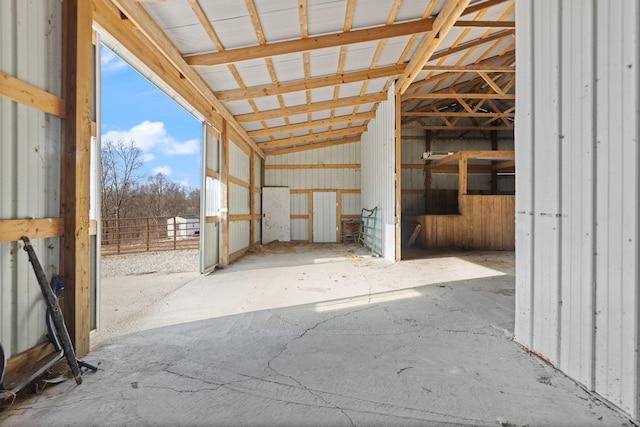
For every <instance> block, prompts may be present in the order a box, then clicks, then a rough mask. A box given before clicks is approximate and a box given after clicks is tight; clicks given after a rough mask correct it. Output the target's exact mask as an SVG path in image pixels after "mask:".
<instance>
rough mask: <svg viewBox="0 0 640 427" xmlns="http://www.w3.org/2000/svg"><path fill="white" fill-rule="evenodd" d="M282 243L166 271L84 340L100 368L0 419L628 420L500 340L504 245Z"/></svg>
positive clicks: (507, 270) (505, 336) (507, 272)
mask: <svg viewBox="0 0 640 427" xmlns="http://www.w3.org/2000/svg"><path fill="white" fill-rule="evenodd" d="M292 248H293V249H292V251H289V252H285V253H265V254H260V255H251V256H248V257H246V258H244V259H242V260H240V261H239V262H237V263H235V264H233V265H232V266H230V267H228V268H225V269H223V270H220V271H217V272H215V273H214V274H212V275H209V276H202V277H197V278H195V279H194V280H192V281H190V282H188V283H185V284H182V285H181V286H180V287H178V288H177V289H176V290H175V291H173V292H172V293H171V294H170V295H168V296H167V298H165V299H161V300H159V301H156V302H154V304H153V305H152V306H150V307H147V309H145V311H144V313H143V314H144V315H143V316H141V318H140V319H138V321H137V323H136V325H137V326H138V327H139V330H138V331H137V332H132V333H126V334H124V335H120V336H114V337H111V338H108V339H106V340H104V341H103V342H101V343H100V344H99V345H97V346H96V347H95V348H94V350H93V351H92V353H90V354H89V355H88V356H86V359H87V360H88V361H90V362H92V363H97V364H99V367H100V370H99V371H98V372H97V373H95V374H86V375H85V376H84V382H83V384H82V385H80V386H75V384H73V383H72V382H71V381H67V382H65V383H62V384H59V385H56V386H54V387H50V388H47V389H45V390H44V392H42V393H40V394H38V395H33V396H29V397H28V398H27V399H23V400H20V401H17V402H16V403H14V405H13V406H12V407H11V408H9V409H6V410H5V411H4V412H3V413H2V414H0V422H1V423H2V424H3V426H25V425H39V424H44V423H46V424H48V425H53V426H56V425H83V426H90V425H100V426H103V425H106V426H116V425H118V426H119V425H176V426H182V425H185V426H187V425H189V426H190V425H202V426H205V425H206V426H211V425H219V426H235V425H244V426H412V425H416V426H418V425H419V426H425V425H427V426H430V425H434V426H436V425H437V426H441V425H445V426H447V425H456V426H463V425H464V426H469V425H473V426H493V425H498V424H499V423H502V424H503V425H517V426H524V425H529V426H534V425H549V426H563V425H566V426H577V425H580V426H624V425H628V426H630V425H631V423H630V421H629V420H627V419H626V418H625V417H624V416H623V415H621V414H620V413H619V412H617V411H616V410H614V409H612V408H610V407H609V406H608V405H607V404H606V402H604V401H602V400H600V399H598V398H597V397H596V396H593V395H591V394H590V393H588V392H587V391H585V390H583V389H582V388H581V387H579V386H578V385H577V384H575V383H574V382H573V381H571V380H570V379H568V378H567V377H565V376H564V375H563V374H561V373H560V372H558V371H556V370H555V369H553V368H552V367H551V366H549V365H547V364H545V362H543V361H541V360H540V359H538V358H537V357H535V356H534V355H531V354H530V353H528V352H527V351H526V350H525V349H523V348H522V347H520V346H519V345H518V344H516V343H514V342H513V341H512V331H513V317H514V313H513V310H514V295H513V289H514V267H513V253H504V252H503V253H499V252H462V253H430V252H424V253H421V254H417V255H415V253H414V255H415V256H416V258H415V259H411V260H409V261H403V262H401V263H396V264H392V263H389V262H387V261H385V260H382V259H376V258H371V257H369V256H367V255H366V253H365V252H363V251H361V250H359V249H358V248H357V247H355V246H353V245H319V246H315V245H292ZM327 260H329V261H327ZM319 289H322V291H319ZM325 289H326V291H325Z"/></svg>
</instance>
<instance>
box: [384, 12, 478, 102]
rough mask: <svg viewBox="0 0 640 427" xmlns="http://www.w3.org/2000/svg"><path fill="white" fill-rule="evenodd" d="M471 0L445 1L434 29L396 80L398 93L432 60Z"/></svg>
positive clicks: (434, 23) (404, 89)
mask: <svg viewBox="0 0 640 427" xmlns="http://www.w3.org/2000/svg"><path fill="white" fill-rule="evenodd" d="M469 1H470V0H457V1H455V0H452V1H448V2H445V3H444V6H443V7H442V9H441V10H440V12H439V13H438V17H437V18H436V19H435V21H434V22H433V30H432V31H429V32H428V33H427V34H426V35H425V37H424V38H423V39H422V41H421V42H420V45H418V47H417V48H416V50H415V52H414V53H413V56H412V57H411V60H410V61H409V64H408V65H407V69H406V71H405V72H404V73H403V74H402V75H401V76H400V77H399V78H398V81H397V82H396V95H401V94H403V93H404V92H405V91H406V90H407V88H408V87H409V86H410V85H411V83H413V81H414V80H415V78H416V77H417V76H418V74H419V73H420V71H421V69H422V67H423V66H424V65H425V64H426V63H427V62H428V61H429V60H431V57H432V55H433V53H434V51H435V50H436V49H437V47H438V45H439V44H440V42H441V41H442V40H443V39H444V38H445V37H446V36H447V34H448V33H449V31H450V30H451V28H452V27H453V24H454V23H455V22H456V21H457V20H458V18H459V17H460V14H461V13H462V12H463V11H464V8H465V7H466V6H467V5H468V4H469Z"/></svg>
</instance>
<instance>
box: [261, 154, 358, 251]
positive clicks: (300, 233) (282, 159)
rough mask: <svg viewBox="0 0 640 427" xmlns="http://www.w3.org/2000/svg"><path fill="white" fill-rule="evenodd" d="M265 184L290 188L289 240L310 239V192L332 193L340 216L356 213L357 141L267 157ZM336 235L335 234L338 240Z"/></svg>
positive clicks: (311, 216)
mask: <svg viewBox="0 0 640 427" xmlns="http://www.w3.org/2000/svg"><path fill="white" fill-rule="evenodd" d="M264 169H265V174H264V175H265V178H264V180H265V186H268V187H289V188H290V189H291V196H290V197H291V240H293V241H308V242H312V241H314V240H313V236H312V235H313V231H312V230H313V193H314V192H326V191H330V192H335V193H336V203H337V204H338V206H339V207H340V209H339V213H340V214H339V215H338V216H337V218H336V227H341V223H342V219H348V218H355V217H358V216H359V214H360V143H359V142H352V143H348V144H342V145H335V146H332V147H324V148H318V149H315V150H304V151H298V152H294V153H288V154H281V155H271V156H267V158H266V161H265V165H264ZM338 237H339V236H336V240H338Z"/></svg>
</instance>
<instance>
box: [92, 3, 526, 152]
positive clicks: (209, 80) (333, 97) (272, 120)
mask: <svg viewBox="0 0 640 427" xmlns="http://www.w3.org/2000/svg"><path fill="white" fill-rule="evenodd" d="M95 3H96V8H95V14H96V15H97V17H96V18H94V20H95V21H96V22H98V23H99V27H101V28H102V29H103V30H104V31H106V32H108V33H111V32H116V27H118V31H120V32H122V31H123V30H122V29H121V28H120V27H119V25H120V23H118V22H114V19H113V17H112V16H111V15H110V16H108V17H106V16H104V15H107V12H106V11H108V10H117V11H118V12H119V14H120V18H121V20H122V21H126V22H127V24H128V25H129V26H130V27H131V28H133V33H132V34H135V35H131V36H129V37H130V38H131V39H132V40H128V43H129V44H130V45H131V46H135V45H136V44H140V43H141V42H140V41H139V40H138V38H140V39H141V40H142V39H145V38H146V43H149V45H152V46H154V49H155V50H156V51H155V52H154V54H155V55H158V56H163V57H164V59H165V60H168V63H169V64H170V66H167V67H164V68H162V67H157V68H156V69H157V70H162V71H156V72H157V73H158V74H163V73H167V74H170V76H163V75H159V77H160V78H161V79H163V80H165V77H169V81H172V80H171V79H172V78H173V77H172V76H173V75H179V78H180V79H182V80H183V81H186V83H187V84H188V85H189V86H190V87H191V88H192V91H193V93H194V97H196V98H202V99H203V100H206V101H203V103H206V102H209V103H210V104H211V106H212V107H211V108H212V109H213V110H215V112H216V113H218V114H221V115H222V117H223V118H224V119H225V120H227V121H228V122H229V123H230V125H231V126H232V127H233V128H234V129H235V130H236V131H237V133H238V134H239V135H240V137H241V138H243V139H245V140H246V142H247V144H248V145H250V146H252V147H253V148H254V149H256V151H259V152H260V154H261V155H265V154H266V155H272V154H279V153H285V152H295V151H302V150H308V149H312V148H318V147H327V146H332V145H337V144H344V143H351V142H354V141H358V140H359V139H360V136H361V135H362V133H363V132H364V131H366V129H367V125H368V123H369V121H370V120H372V119H373V118H374V117H375V111H376V109H377V107H378V105H379V103H380V102H382V101H383V100H385V99H386V98H387V96H386V93H387V91H388V89H389V88H390V87H391V85H392V84H394V83H395V91H396V95H398V96H401V110H402V111H401V116H402V126H403V128H405V127H406V128H409V129H411V128H414V129H425V130H426V129H429V130H432V131H440V130H461V131H466V130H478V131H485V130H512V129H513V119H514V113H515V95H514V92H515V65H514V64H515V25H514V0H473V1H472V0H425V1H424V3H423V4H422V5H421V6H416V2H405V1H403V0H390V1H386V2H383V1H380V2H377V1H366V2H365V1H363V0H357V1H356V0H341V1H335V0H334V1H328V0H326V1H322V0H319V1H314V2H308V0H269V1H268V2H266V1H262V0H244V2H240V1H237V0H236V1H232V0H215V1H214V0H164V1H160V0H146V1H141V0H139V1H136V0H96V2H95ZM119 37H120V39H122V37H123V36H122V35H120V36H119ZM134 38H135V40H133V39H134ZM125 47H126V46H125ZM153 61H154V58H153V55H151V56H150V57H149V58H147V62H153ZM173 79H174V80H175V78H173ZM188 101H189V99H188ZM196 104H197V106H199V105H200V104H198V103H196ZM200 109H203V107H200ZM209 113H210V112H209ZM203 115H204V116H205V117H207V114H203Z"/></svg>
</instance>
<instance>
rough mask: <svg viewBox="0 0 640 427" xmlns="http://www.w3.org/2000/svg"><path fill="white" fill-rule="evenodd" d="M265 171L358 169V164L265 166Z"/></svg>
mask: <svg viewBox="0 0 640 427" xmlns="http://www.w3.org/2000/svg"><path fill="white" fill-rule="evenodd" d="M264 168H265V169H266V170H270V169H279V170H282V169H360V163H335V164H334V163H330V164H311V165H306V164H301V165H265V167H264Z"/></svg>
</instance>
